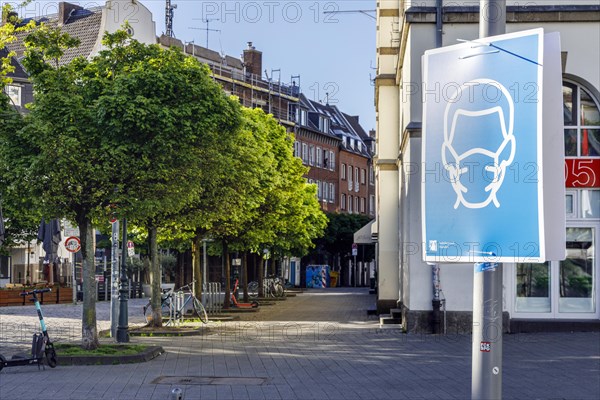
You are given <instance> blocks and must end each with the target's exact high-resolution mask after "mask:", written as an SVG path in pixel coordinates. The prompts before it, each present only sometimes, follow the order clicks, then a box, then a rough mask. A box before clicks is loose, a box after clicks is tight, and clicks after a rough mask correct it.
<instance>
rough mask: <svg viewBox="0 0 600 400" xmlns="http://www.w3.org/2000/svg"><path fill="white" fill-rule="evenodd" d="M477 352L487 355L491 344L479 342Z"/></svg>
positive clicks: (490, 349)
mask: <svg viewBox="0 0 600 400" xmlns="http://www.w3.org/2000/svg"><path fill="white" fill-rule="evenodd" d="M479 351H481V352H483V353H489V352H490V351H492V342H481V343H480V344H479Z"/></svg>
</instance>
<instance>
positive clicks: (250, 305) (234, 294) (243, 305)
mask: <svg viewBox="0 0 600 400" xmlns="http://www.w3.org/2000/svg"><path fill="white" fill-rule="evenodd" d="M238 286H239V280H238V279H237V278H236V280H235V283H234V284H233V290H232V291H231V305H232V306H233V307H237V308H258V302H257V301H253V302H252V303H240V302H238V301H237V291H238Z"/></svg>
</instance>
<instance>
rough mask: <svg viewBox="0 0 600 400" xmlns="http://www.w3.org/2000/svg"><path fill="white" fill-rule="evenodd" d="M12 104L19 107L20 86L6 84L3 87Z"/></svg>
mask: <svg viewBox="0 0 600 400" xmlns="http://www.w3.org/2000/svg"><path fill="white" fill-rule="evenodd" d="M4 91H5V92H6V94H7V95H8V98H9V99H10V102H11V103H12V105H13V106H16V107H21V86H16V85H6V88H5V89H4Z"/></svg>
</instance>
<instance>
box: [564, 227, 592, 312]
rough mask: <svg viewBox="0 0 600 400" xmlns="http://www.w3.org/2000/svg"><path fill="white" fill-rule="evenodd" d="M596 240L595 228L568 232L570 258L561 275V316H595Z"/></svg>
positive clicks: (568, 253)
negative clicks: (563, 314) (577, 314)
mask: <svg viewBox="0 0 600 400" xmlns="http://www.w3.org/2000/svg"><path fill="white" fill-rule="evenodd" d="M594 243H595V238H594V230H593V229H592V228H567V258H566V259H565V260H564V261H561V262H560V266H559V271H558V272H559V274H558V295H559V297H558V312H559V313H594V312H595V311H596V304H595V296H594V292H595V288H596V276H595V275H596V274H595V268H594V266H595V256H594V253H595V246H594Z"/></svg>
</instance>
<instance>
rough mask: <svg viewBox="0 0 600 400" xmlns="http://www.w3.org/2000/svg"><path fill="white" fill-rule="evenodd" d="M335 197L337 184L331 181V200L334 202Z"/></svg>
mask: <svg viewBox="0 0 600 400" xmlns="http://www.w3.org/2000/svg"><path fill="white" fill-rule="evenodd" d="M334 199H335V184H333V183H330V184H329V202H330V203H333V201H334Z"/></svg>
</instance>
